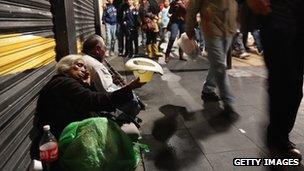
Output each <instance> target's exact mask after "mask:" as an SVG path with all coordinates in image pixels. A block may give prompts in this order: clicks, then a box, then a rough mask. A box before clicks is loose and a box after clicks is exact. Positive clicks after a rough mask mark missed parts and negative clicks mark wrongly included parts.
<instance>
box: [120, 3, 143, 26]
mask: <svg viewBox="0 0 304 171" xmlns="http://www.w3.org/2000/svg"><path fill="white" fill-rule="evenodd" d="M123 21H125V22H126V26H127V29H134V30H135V29H138V28H139V26H140V17H139V15H138V11H136V10H135V9H133V10H131V9H130V8H128V9H126V10H125V11H124V18H123Z"/></svg>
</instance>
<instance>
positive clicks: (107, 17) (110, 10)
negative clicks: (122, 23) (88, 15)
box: [102, 4, 117, 25]
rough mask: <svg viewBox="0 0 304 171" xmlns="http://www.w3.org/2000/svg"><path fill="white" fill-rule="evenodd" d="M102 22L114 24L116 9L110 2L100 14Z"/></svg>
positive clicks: (115, 21)
mask: <svg viewBox="0 0 304 171" xmlns="http://www.w3.org/2000/svg"><path fill="white" fill-rule="evenodd" d="M102 20H103V22H105V23H107V24H111V25H114V24H116V23H117V10H116V8H115V7H114V5H112V4H108V5H107V7H106V9H105V10H104V13H103V15H102Z"/></svg>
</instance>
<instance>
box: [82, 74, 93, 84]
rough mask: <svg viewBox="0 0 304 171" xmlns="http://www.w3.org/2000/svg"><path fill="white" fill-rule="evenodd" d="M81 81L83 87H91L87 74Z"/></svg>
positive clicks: (89, 77)
mask: <svg viewBox="0 0 304 171" xmlns="http://www.w3.org/2000/svg"><path fill="white" fill-rule="evenodd" d="M81 81H82V82H83V84H84V85H85V86H90V85H91V76H90V74H89V73H88V72H86V74H85V75H84V76H83V77H82V78H81Z"/></svg>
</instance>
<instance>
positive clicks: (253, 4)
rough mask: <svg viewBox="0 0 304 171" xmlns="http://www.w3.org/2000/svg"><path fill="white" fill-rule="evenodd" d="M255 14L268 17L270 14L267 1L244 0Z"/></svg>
mask: <svg viewBox="0 0 304 171" xmlns="http://www.w3.org/2000/svg"><path fill="white" fill-rule="evenodd" d="M246 1H247V4H248V6H249V8H250V9H251V10H252V12H253V13H255V14H261V15H268V14H269V13H270V12H271V9H270V2H269V0H246Z"/></svg>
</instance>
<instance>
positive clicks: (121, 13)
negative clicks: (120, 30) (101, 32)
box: [117, 3, 129, 24]
mask: <svg viewBox="0 0 304 171" xmlns="http://www.w3.org/2000/svg"><path fill="white" fill-rule="evenodd" d="M128 8H129V5H128V4H127V3H122V4H120V5H119V7H118V8H117V22H118V23H119V24H122V23H123V18H124V11H125V10H127V9H128Z"/></svg>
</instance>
